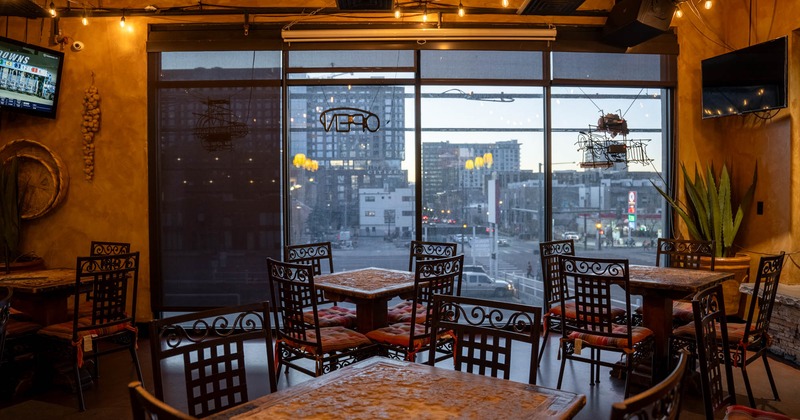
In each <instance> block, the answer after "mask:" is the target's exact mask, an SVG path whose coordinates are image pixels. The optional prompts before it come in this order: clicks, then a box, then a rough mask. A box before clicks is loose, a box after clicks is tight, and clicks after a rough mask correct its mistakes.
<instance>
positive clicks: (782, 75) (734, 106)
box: [701, 37, 788, 118]
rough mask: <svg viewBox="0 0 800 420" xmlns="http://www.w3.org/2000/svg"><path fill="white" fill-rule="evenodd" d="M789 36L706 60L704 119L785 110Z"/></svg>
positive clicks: (704, 64) (703, 63)
mask: <svg viewBox="0 0 800 420" xmlns="http://www.w3.org/2000/svg"><path fill="white" fill-rule="evenodd" d="M787 43H788V41H787V37H781V38H777V39H774V40H772V41H767V42H762V43H760V44H756V45H752V46H749V47H747V48H742V49H740V50H736V51H732V52H729V53H727V54H723V55H719V56H716V57H711V58H708V59H705V60H703V61H702V62H701V66H702V71H703V118H716V117H724V116H728V115H741V114H746V113H749V112H758V111H769V110H772V109H778V108H785V107H786V105H787V104H786V83H787V82H786V80H787V65H788V64H787V62H788V60H787Z"/></svg>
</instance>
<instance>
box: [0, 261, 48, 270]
mask: <svg viewBox="0 0 800 420" xmlns="http://www.w3.org/2000/svg"><path fill="white" fill-rule="evenodd" d="M10 265H11V266H10V267H6V263H4V262H0V274H3V273H6V272H8V271H36V270H44V259H43V258H40V257H36V258H33V259H29V260H23V261H14V262H12V263H11V264H10Z"/></svg>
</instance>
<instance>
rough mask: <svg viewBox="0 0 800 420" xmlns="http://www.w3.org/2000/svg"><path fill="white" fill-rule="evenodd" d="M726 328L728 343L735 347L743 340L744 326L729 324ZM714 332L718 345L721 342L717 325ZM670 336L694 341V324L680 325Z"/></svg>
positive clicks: (720, 333)
mask: <svg viewBox="0 0 800 420" xmlns="http://www.w3.org/2000/svg"><path fill="white" fill-rule="evenodd" d="M727 326H728V343H729V344H730V345H736V344H738V343H739V342H741V341H742V340H744V327H745V324H740V323H733V322H729V323H728V324H727ZM716 331H717V342H718V343H719V342H721V341H722V332H721V327H720V325H719V324H717V328H716ZM672 335H674V336H677V337H681V338H685V339H690V340H694V339H695V331H694V322H690V323H688V324H686V325H682V326H680V327H678V328H675V329H674V330H672Z"/></svg>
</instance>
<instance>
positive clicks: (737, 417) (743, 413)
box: [725, 405, 790, 420]
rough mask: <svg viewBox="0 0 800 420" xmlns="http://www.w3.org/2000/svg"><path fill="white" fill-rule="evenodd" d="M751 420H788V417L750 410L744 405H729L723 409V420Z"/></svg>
mask: <svg viewBox="0 0 800 420" xmlns="http://www.w3.org/2000/svg"><path fill="white" fill-rule="evenodd" d="M753 419H765V420H766V419H771V420H790V417H788V416H784V415H783V414H779V413H771V412H769V411H764V410H758V409H755V408H750V407H747V406H744V405H731V406H729V407H728V408H727V409H725V420H753Z"/></svg>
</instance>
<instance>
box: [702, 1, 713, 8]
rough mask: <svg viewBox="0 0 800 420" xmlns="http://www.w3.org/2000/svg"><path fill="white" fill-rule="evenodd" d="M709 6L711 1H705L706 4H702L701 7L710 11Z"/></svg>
mask: <svg viewBox="0 0 800 420" xmlns="http://www.w3.org/2000/svg"><path fill="white" fill-rule="evenodd" d="M711 6H712V2H711V0H706V2H705V3H703V7H705V8H706V10H708V9H710V8H711Z"/></svg>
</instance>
